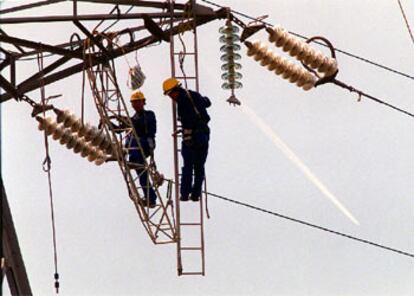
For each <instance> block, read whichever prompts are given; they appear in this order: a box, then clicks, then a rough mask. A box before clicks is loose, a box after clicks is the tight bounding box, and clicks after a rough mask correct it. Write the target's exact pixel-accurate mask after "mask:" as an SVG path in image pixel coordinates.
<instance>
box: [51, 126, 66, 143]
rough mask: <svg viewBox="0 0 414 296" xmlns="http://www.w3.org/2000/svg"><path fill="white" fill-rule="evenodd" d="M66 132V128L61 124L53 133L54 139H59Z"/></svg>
mask: <svg viewBox="0 0 414 296" xmlns="http://www.w3.org/2000/svg"><path fill="white" fill-rule="evenodd" d="M64 132H65V128H64V127H63V125H59V126H58V127H57V129H56V130H55V132H54V133H53V135H52V137H53V140H59V139H60V138H62V135H63V133H64Z"/></svg>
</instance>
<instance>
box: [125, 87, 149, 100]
mask: <svg viewBox="0 0 414 296" xmlns="http://www.w3.org/2000/svg"><path fill="white" fill-rule="evenodd" d="M129 100H130V101H131V102H133V101H137V100H145V96H144V94H143V93H142V91H140V90H138V89H137V90H134V91H133V92H132V94H131V98H130V99H129Z"/></svg>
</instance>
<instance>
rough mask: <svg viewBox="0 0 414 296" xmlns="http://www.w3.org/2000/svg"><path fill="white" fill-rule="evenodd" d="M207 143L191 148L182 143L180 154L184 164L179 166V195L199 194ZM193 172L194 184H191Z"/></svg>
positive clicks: (202, 179)
mask: <svg viewBox="0 0 414 296" xmlns="http://www.w3.org/2000/svg"><path fill="white" fill-rule="evenodd" d="M207 154H208V144H207V145H205V146H204V147H202V148H193V147H191V146H189V145H186V144H184V143H182V148H181V155H182V157H183V161H184V165H183V167H182V168H181V188H180V193H181V197H183V198H188V196H189V195H190V193H191V196H193V197H200V196H201V187H202V185H203V181H204V175H205V172H204V164H205V163H206V160H207ZM193 172H194V184H193Z"/></svg>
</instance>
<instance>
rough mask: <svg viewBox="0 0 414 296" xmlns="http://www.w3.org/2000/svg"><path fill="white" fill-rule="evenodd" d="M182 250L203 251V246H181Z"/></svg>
mask: <svg viewBox="0 0 414 296" xmlns="http://www.w3.org/2000/svg"><path fill="white" fill-rule="evenodd" d="M180 249H181V251H201V250H202V248H201V247H181V248H180Z"/></svg>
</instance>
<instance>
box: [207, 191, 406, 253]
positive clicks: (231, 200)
mask: <svg viewBox="0 0 414 296" xmlns="http://www.w3.org/2000/svg"><path fill="white" fill-rule="evenodd" d="M207 194H208V195H210V196H213V197H216V198H218V199H221V200H224V201H227V202H230V203H233V204H237V205H239V206H243V207H247V208H249V209H252V210H255V211H259V212H262V213H265V214H269V215H272V216H276V217H279V218H282V219H285V220H288V221H291V222H295V223H299V224H302V225H305V226H308V227H312V228H315V229H318V230H321V231H324V232H328V233H331V234H335V235H338V236H342V237H345V238H348V239H351V240H354V241H358V242H360V243H364V244H368V245H370V246H373V247H377V248H381V249H384V250H388V251H391V252H394V253H397V254H400V255H403V256H407V257H411V258H414V254H413V253H409V252H406V251H402V250H399V249H396V248H391V247H388V246H385V245H383V244H379V243H376V242H373V241H370V240H366V239H362V238H358V237H356V236H353V235H349V234H346V233H343V232H340V231H336V230H332V229H329V228H327V227H323V226H319V225H316V224H313V223H310V222H306V221H304V220H300V219H296V218H292V217H289V216H286V215H282V214H279V213H276V212H273V211H270V210H266V209H263V208H259V207H257V206H253V205H251V204H248V203H244V202H241V201H237V200H234V199H230V198H228V197H225V196H222V195H218V194H215V193H211V192H207Z"/></svg>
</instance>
